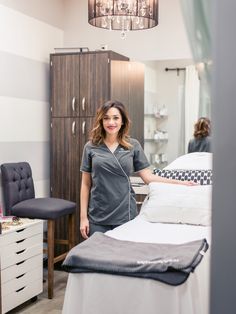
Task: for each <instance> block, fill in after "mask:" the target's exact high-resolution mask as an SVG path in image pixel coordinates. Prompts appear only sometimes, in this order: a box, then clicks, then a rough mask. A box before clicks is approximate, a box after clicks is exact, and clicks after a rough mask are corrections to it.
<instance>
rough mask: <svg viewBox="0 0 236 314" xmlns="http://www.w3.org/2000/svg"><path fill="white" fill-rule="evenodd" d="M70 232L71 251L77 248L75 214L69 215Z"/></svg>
mask: <svg viewBox="0 0 236 314" xmlns="http://www.w3.org/2000/svg"><path fill="white" fill-rule="evenodd" d="M68 231H69V236H68V240H69V250H70V249H72V248H73V247H74V246H75V214H70V215H69V226H68Z"/></svg>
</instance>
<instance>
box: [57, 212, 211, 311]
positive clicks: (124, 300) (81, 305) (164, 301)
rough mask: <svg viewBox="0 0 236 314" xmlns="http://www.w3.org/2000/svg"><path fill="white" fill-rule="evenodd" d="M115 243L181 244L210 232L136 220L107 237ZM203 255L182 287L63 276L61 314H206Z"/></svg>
mask: <svg viewBox="0 0 236 314" xmlns="http://www.w3.org/2000/svg"><path fill="white" fill-rule="evenodd" d="M107 235H109V236H111V237H114V238H116V239H120V240H130V241H137V242H155V243H174V244H179V243H184V242H189V241H194V240H197V239H202V238H206V239H207V240H208V242H210V236H211V229H210V227H205V226H204V227H203V226H193V225H180V224H179V225H177V224H162V223H150V222H147V221H144V220H143V219H142V218H141V217H139V216H138V217H137V218H136V219H134V220H132V221H130V222H128V223H126V224H124V225H122V226H120V227H118V228H116V229H114V230H112V231H109V232H107ZM209 256H210V253H209V250H208V252H207V253H206V254H205V256H204V258H203V260H202V261H201V263H200V265H198V267H197V268H196V270H195V272H194V273H191V274H190V276H189V278H188V279H187V281H186V282H185V283H183V284H182V285H179V286H176V287H175V286H170V285H167V284H164V283H162V282H159V281H155V280H152V279H143V278H133V277H126V276H117V275H108V274H98V273H89V274H69V277H68V282H67V287H66V293H65V299H64V306H63V313H64V314H134V313H135V314H144V313H147V314H207V313H208V306H209V305H208V300H209V259H210V258H209Z"/></svg>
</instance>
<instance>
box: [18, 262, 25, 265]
mask: <svg viewBox="0 0 236 314" xmlns="http://www.w3.org/2000/svg"><path fill="white" fill-rule="evenodd" d="M24 262H25V261H21V262H18V263H16V265H20V264H23V263H24Z"/></svg>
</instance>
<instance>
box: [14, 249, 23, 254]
mask: <svg viewBox="0 0 236 314" xmlns="http://www.w3.org/2000/svg"><path fill="white" fill-rule="evenodd" d="M24 251H25V249H24V250H21V251H18V252H16V254H21V253H23V252H24Z"/></svg>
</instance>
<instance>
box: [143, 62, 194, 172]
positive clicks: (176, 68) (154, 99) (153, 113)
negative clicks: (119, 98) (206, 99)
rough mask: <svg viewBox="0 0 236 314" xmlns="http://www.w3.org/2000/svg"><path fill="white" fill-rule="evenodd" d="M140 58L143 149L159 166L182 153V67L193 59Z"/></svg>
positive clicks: (153, 166)
mask: <svg viewBox="0 0 236 314" xmlns="http://www.w3.org/2000/svg"><path fill="white" fill-rule="evenodd" d="M141 62H142V63H143V64H144V65H145V78H144V151H145V154H146V155H147V157H148V159H149V162H150V164H151V165H152V168H155V167H157V168H163V167H165V166H166V165H167V164H169V163H170V162H172V161H173V160H174V159H176V158H177V157H178V156H180V155H183V154H184V153H185V130H184V128H185V106H184V92H185V67H186V66H188V65H193V64H194V62H193V60H191V59H179V60H156V61H141ZM192 128H193V126H192Z"/></svg>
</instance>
